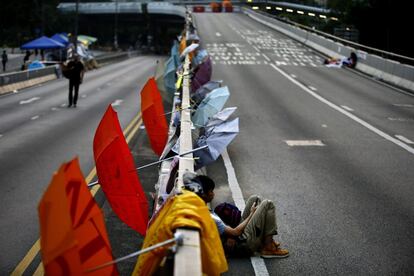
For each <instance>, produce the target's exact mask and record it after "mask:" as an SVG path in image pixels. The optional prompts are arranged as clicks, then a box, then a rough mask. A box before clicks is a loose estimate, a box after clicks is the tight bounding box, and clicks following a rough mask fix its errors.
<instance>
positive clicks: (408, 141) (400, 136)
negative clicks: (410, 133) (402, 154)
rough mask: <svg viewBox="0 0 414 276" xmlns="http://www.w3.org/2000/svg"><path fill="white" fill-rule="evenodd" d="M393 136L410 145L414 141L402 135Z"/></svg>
mask: <svg viewBox="0 0 414 276" xmlns="http://www.w3.org/2000/svg"><path fill="white" fill-rule="evenodd" d="M395 137H397V138H398V139H400V140H401V141H403V142H404V143H407V144H410V145H412V144H414V142H413V141H411V140H410V139H408V138H405V137H404V136H402V135H395Z"/></svg>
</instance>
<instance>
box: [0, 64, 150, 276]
mask: <svg viewBox="0 0 414 276" xmlns="http://www.w3.org/2000/svg"><path fill="white" fill-rule="evenodd" d="M151 64H155V62H150V63H148V68H142V66H141V65H142V64H141V65H139V64H138V65H137V68H139V70H131V71H130V74H131V75H133V78H132V79H131V80H130V83H128V84H125V89H124V90H122V89H121V88H120V87H116V86H114V87H113V88H111V89H108V90H107V93H101V94H106V95H105V96H103V95H100V96H97V97H94V98H92V97H90V98H87V99H85V100H84V102H83V103H82V104H80V106H79V108H77V109H67V108H66V109H63V110H62V112H60V113H57V114H56V116H54V117H53V118H52V117H50V118H43V119H42V120H39V121H36V122H34V123H33V124H32V125H31V126H30V127H28V128H26V129H24V130H23V129H22V130H19V132H20V133H19V138H18V139H13V137H9V136H4V137H3V138H4V139H3V138H2V140H1V145H2V146H1V153H0V163H1V164H2V166H1V168H0V175H1V176H0V177H1V180H0V182H1V183H2V185H1V188H0V189H1V192H0V193H1V195H2V200H1V203H0V207H1V210H2V211H1V213H0V219H1V222H0V228H1V230H0V236H1V238H0V244H2V248H7V250H8V253H9V254H8V258H7V259H4V260H3V258H2V261H1V271H3V272H11V271H12V270H13V269H14V267H15V265H16V264H17V263H18V262H19V261H20V260H21V258H22V257H23V256H24V255H25V254H26V252H27V250H28V249H29V248H30V247H31V246H32V244H33V243H34V241H36V240H37V238H38V222H37V220H38V219H37V211H36V210H37V209H36V208H37V204H38V201H39V199H40V197H41V195H42V193H43V191H44V189H45V187H46V186H47V185H48V183H49V182H50V179H51V176H52V174H53V172H54V171H55V170H56V169H58V167H59V166H60V164H61V163H62V162H65V161H68V160H70V159H72V158H74V157H75V156H76V155H77V156H79V158H80V163H81V168H82V169H83V172H84V174H85V176H86V174H87V173H88V172H89V171H90V170H91V168H92V167H93V166H94V164H93V163H94V162H93V152H92V141H93V135H94V132H95V129H96V127H97V126H98V123H99V121H100V119H101V117H102V115H103V113H104V112H105V110H106V108H107V106H108V104H109V103H111V102H113V101H114V100H115V99H116V98H118V97H119V98H122V97H123V98H124V99H125V102H126V103H135V110H132V108H131V107H130V106H128V105H125V106H126V107H127V108H126V109H124V108H123V105H120V106H117V107H115V108H116V110H118V111H119V113H118V115H119V119H120V122H121V125H122V126H123V127H125V126H126V125H127V123H128V122H129V121H130V120H131V118H132V117H134V116H135V115H136V114H137V113H138V111H139V106H140V100H139V90H140V88H141V87H142V86H143V85H144V84H145V82H146V81H147V79H148V77H149V76H151V75H152V73H153V72H154V67H151V66H150V65H151ZM108 73H109V72H108ZM103 79H105V78H103ZM119 90H121V91H119ZM23 225H24V227H22V226H23ZM20 228H24V229H25V230H24V231H22V230H20ZM19 230H20V231H19Z"/></svg>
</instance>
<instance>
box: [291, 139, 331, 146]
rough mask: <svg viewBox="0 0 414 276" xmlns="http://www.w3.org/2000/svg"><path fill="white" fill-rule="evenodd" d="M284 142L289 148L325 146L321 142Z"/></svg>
mask: <svg viewBox="0 0 414 276" xmlns="http://www.w3.org/2000/svg"><path fill="white" fill-rule="evenodd" d="M285 142H286V144H288V146H290V147H308V146H318V147H323V146H325V144H324V143H322V141H321V140H286V141H285Z"/></svg>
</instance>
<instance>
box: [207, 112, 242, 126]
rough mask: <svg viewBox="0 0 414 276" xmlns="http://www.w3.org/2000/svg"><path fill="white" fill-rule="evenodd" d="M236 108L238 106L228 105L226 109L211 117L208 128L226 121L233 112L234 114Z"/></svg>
mask: <svg viewBox="0 0 414 276" xmlns="http://www.w3.org/2000/svg"><path fill="white" fill-rule="evenodd" d="M236 109H237V107H226V108H225V109H223V110H222V111H220V112H219V113H217V114H216V115H214V116H213V117H212V118H211V119H210V121H208V122H207V124H206V126H205V128H206V130H209V129H211V128H212V127H215V126H217V125H219V124H221V123H224V122H225V121H226V120H227V119H228V118H229V117H230V116H231V114H233V113H234V111H236Z"/></svg>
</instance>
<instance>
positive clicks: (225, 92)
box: [191, 86, 230, 127]
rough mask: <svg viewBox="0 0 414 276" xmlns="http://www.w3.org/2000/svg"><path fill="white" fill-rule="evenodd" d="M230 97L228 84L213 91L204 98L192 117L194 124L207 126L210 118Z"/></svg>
mask: <svg viewBox="0 0 414 276" xmlns="http://www.w3.org/2000/svg"><path fill="white" fill-rule="evenodd" d="M229 97H230V92H229V89H228V88H227V86H223V87H220V88H217V89H215V90H213V91H211V92H210V93H209V94H208V95H207V96H206V97H205V98H204V100H202V101H201V103H200V105H199V106H198V108H197V110H196V112H195V113H194V115H193V117H192V118H191V119H192V121H193V123H194V125H196V126H199V127H200V126H205V125H206V123H207V122H208V120H210V118H212V117H213V116H214V115H215V114H216V113H217V112H219V111H220V110H221V109H222V108H223V106H224V104H225V103H226V101H227V99H228V98H229Z"/></svg>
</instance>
